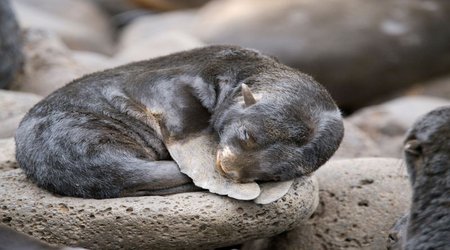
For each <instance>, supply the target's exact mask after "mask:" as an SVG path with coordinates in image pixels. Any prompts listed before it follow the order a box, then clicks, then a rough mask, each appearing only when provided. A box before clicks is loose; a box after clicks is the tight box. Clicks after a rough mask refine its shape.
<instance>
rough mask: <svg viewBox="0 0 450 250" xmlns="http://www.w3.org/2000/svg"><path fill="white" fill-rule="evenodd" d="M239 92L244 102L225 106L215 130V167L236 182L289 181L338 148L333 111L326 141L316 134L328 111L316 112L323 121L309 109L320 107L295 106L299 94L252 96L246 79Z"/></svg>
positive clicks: (337, 119)
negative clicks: (221, 123)
mask: <svg viewBox="0 0 450 250" xmlns="http://www.w3.org/2000/svg"><path fill="white" fill-rule="evenodd" d="M241 92H242V97H243V98H242V99H243V101H242V102H241V103H240V104H239V105H237V106H235V107H234V108H231V109H230V110H229V111H228V113H227V115H226V117H227V118H226V119H227V120H225V121H224V124H225V125H224V127H223V129H222V130H221V131H219V137H220V143H219V148H218V152H217V161H216V168H217V169H218V171H219V172H221V173H222V174H223V175H224V176H225V177H227V178H230V179H232V180H235V181H237V182H250V181H284V180H289V179H293V178H296V177H299V176H302V175H305V174H309V173H311V172H312V171H314V170H315V169H317V168H318V167H319V166H320V165H322V164H323V163H325V162H326V160H328V159H329V158H330V157H331V155H332V154H333V153H334V151H335V150H336V149H337V147H338V145H339V143H340V140H341V139H342V133H343V131H342V128H341V126H342V121H341V117H340V113H339V112H335V111H336V110H334V111H333V112H334V114H337V116H336V117H333V119H334V120H335V121H336V124H337V129H336V133H335V134H334V135H332V136H333V138H331V139H330V141H329V142H328V144H327V143H324V141H323V138H322V137H321V136H319V135H318V134H320V133H321V131H323V129H324V128H325V127H327V125H329V124H328V123H327V124H325V123H323V121H325V120H327V119H328V118H327V117H326V116H327V115H326V114H325V113H327V112H322V111H320V113H323V114H324V116H323V117H322V118H323V121H318V120H315V117H316V116H317V114H313V113H314V112H315V111H319V110H315V109H314V110H315V111H314V112H312V111H311V109H308V108H305V107H304V106H302V105H299V103H300V102H302V100H301V99H302V98H303V97H301V96H298V95H296V94H292V95H291V96H289V94H286V95H285V96H283V93H281V94H270V93H269V94H267V95H266V96H264V94H265V93H263V96H258V94H256V95H253V94H252V93H251V92H250V89H249V88H248V86H246V85H245V84H242V87H241ZM257 93H258V92H257ZM293 96H294V97H293ZM302 103H304V102H302ZM322 118H321V119H322ZM322 123H323V124H322ZM322 125H323V126H322ZM322 127H323V128H322ZM316 135H317V136H316ZM324 144H326V145H325V146H324ZM316 149H317V150H316Z"/></svg>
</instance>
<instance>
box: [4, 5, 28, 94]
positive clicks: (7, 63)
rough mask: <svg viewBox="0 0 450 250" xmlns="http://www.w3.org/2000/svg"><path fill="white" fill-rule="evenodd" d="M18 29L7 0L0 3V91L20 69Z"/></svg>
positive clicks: (20, 57)
mask: <svg viewBox="0 0 450 250" xmlns="http://www.w3.org/2000/svg"><path fill="white" fill-rule="evenodd" d="M22 62H23V55H22V43H21V41H20V29H19V26H18V24H17V21H16V17H15V15H14V13H13V10H12V9H11V6H10V3H9V0H2V1H0V89H5V88H7V87H8V86H9V85H10V83H11V82H12V80H13V79H14V77H15V75H16V73H17V71H19V70H20V68H21V67H22Z"/></svg>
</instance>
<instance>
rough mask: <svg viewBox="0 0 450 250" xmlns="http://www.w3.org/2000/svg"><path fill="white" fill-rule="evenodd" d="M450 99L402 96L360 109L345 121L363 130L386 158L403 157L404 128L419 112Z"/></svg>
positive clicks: (420, 113) (412, 121)
mask: <svg viewBox="0 0 450 250" xmlns="http://www.w3.org/2000/svg"><path fill="white" fill-rule="evenodd" d="M449 104H450V100H448V99H442V98H437V97H429V96H404V97H399V98H397V99H394V100H391V101H389V102H385V103H382V104H379V105H374V106H369V107H366V108H363V109H361V110H359V111H357V112H355V113H354V114H352V115H351V116H349V117H347V120H348V121H349V122H351V123H352V124H354V125H356V126H357V127H359V128H360V129H361V130H362V131H364V132H365V133H366V134H367V135H368V136H369V137H370V138H371V139H372V140H373V141H374V142H375V143H376V145H377V146H378V147H379V149H380V150H381V154H382V155H383V156H386V157H396V158H401V157H402V149H403V140H404V137H405V133H406V131H407V130H408V129H409V128H410V127H411V126H412V125H413V123H414V121H415V120H416V119H417V118H419V117H420V116H421V115H424V114H425V113H428V112H429V111H431V110H433V109H435V108H437V107H440V106H445V105H449Z"/></svg>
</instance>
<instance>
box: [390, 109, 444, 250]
mask: <svg viewBox="0 0 450 250" xmlns="http://www.w3.org/2000/svg"><path fill="white" fill-rule="evenodd" d="M405 161H406V165H407V168H408V174H409V177H410V182H411V186H412V189H413V196H412V201H411V208H410V211H409V215H408V216H406V217H404V218H402V219H401V220H400V221H399V222H397V224H396V226H395V228H394V230H393V232H392V233H391V235H390V238H391V239H390V240H391V241H392V242H391V243H393V245H392V247H391V249H408V250H419V249H420V250H421V249H443V250H444V249H450V106H446V107H442V108H438V109H436V110H433V111H431V112H430V113H428V114H426V115H425V116H424V117H422V118H421V119H419V120H418V121H416V123H415V124H414V126H413V127H412V129H411V130H410V131H409V132H408V135H407V138H406V140H405ZM405 218H407V219H405Z"/></svg>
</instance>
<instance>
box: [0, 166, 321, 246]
mask: <svg viewBox="0 0 450 250" xmlns="http://www.w3.org/2000/svg"><path fill="white" fill-rule="evenodd" d="M317 203H318V187H317V182H316V180H315V179H314V178H304V179H301V180H300V179H299V180H296V181H295V183H294V185H293V186H292V187H291V190H290V191H289V192H288V193H287V194H286V195H285V196H284V197H283V198H282V199H280V200H278V201H276V202H274V203H270V204H268V205H259V204H255V203H254V202H252V201H238V200H234V199H231V198H227V197H224V196H218V195H215V194H211V193H207V192H194V193H182V194H176V195H170V196H165V197H162V196H146V197H132V198H118V199H105V200H94V199H80V198H71V197H59V196H55V195H52V194H50V193H48V192H47V191H44V190H42V189H40V188H38V187H37V186H35V185H34V184H33V183H31V182H30V181H29V180H27V179H26V178H25V175H24V174H23V172H22V171H21V170H19V169H17V170H11V171H6V172H3V173H0V208H1V213H0V217H1V220H2V222H3V223H5V224H6V225H8V226H10V227H12V228H14V229H16V230H18V231H21V232H24V233H27V234H30V235H31V236H32V237H35V238H38V239H42V240H44V241H46V242H48V243H52V244H63V245H77V246H83V247H86V248H89V249H120V248H122V249H123V248H126V249H202V248H214V247H220V246H228V245H233V244H237V243H241V242H244V241H246V240H249V239H255V238H259V237H268V236H271V235H275V234H279V233H281V232H283V231H285V230H289V229H292V228H293V227H294V225H299V224H301V223H302V221H305V220H306V219H307V218H308V217H309V216H310V215H311V214H312V212H313V211H314V209H315V208H316V205H317Z"/></svg>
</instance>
